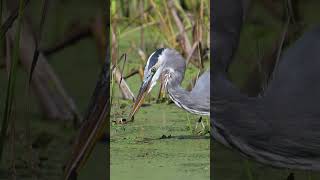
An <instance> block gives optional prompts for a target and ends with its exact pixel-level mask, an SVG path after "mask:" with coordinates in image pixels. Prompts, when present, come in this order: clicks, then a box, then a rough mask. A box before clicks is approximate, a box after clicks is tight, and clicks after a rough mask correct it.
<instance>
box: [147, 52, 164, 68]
mask: <svg viewBox="0 0 320 180" xmlns="http://www.w3.org/2000/svg"><path fill="white" fill-rule="evenodd" d="M164 49H165V48H160V49H157V50H156V51H155V52H154V53H153V54H152V56H151V57H150V58H149V66H148V67H147V68H148V69H150V68H151V67H153V66H154V65H155V64H156V63H157V62H158V58H159V56H160V55H161V53H162V52H163V51H164Z"/></svg>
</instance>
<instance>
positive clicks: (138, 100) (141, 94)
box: [128, 76, 153, 121]
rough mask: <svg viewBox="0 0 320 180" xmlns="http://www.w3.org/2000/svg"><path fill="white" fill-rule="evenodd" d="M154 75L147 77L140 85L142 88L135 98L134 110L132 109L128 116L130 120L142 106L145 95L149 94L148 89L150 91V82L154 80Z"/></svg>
mask: <svg viewBox="0 0 320 180" xmlns="http://www.w3.org/2000/svg"><path fill="white" fill-rule="evenodd" d="M152 77H153V76H150V77H149V78H148V79H146V80H145V81H144V82H143V83H142V84H141V87H140V90H139V94H138V96H137V98H136V99H135V102H134V104H133V107H132V110H131V112H130V114H129V118H128V120H129V121H131V120H132V118H133V116H134V114H135V113H136V112H137V111H138V110H139V108H140V106H141V105H142V103H143V100H144V98H145V96H146V95H147V94H148V91H149V88H150V82H151V80H152Z"/></svg>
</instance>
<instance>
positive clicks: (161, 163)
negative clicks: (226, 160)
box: [110, 104, 210, 180]
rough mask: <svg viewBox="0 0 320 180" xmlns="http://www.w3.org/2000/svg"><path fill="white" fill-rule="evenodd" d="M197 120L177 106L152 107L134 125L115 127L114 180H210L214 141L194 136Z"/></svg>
mask: <svg viewBox="0 0 320 180" xmlns="http://www.w3.org/2000/svg"><path fill="white" fill-rule="evenodd" d="M196 118H197V116H194V115H190V114H189V113H187V112H185V111H184V110H182V109H179V108H178V107H176V106H175V105H174V104H169V105H167V104H152V105H151V106H147V107H142V108H141V109H140V111H139V113H137V114H136V117H135V121H134V123H130V124H127V125H113V126H112V127H111V142H110V150H111V161H110V164H111V179H114V180H115V179H123V180H125V179H130V180H134V179H139V180H142V179H198V180H202V179H209V178H210V173H209V170H210V162H209V154H210V138H209V135H206V136H199V135H195V134H193V133H192V131H191V129H192V128H194V127H193V126H194V125H195V124H196V123H195V122H196V120H197V119H196ZM191 127H192V128H191Z"/></svg>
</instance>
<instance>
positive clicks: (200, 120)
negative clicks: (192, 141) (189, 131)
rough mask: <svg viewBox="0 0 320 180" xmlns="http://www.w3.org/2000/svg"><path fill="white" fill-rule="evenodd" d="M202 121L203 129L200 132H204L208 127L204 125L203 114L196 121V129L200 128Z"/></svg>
mask: <svg viewBox="0 0 320 180" xmlns="http://www.w3.org/2000/svg"><path fill="white" fill-rule="evenodd" d="M200 123H201V126H202V129H201V130H200V131H199V132H198V134H202V133H204V132H205V129H206V127H205V125H204V123H203V121H202V116H200V118H199V119H198V121H197V123H196V127H195V131H196V130H197V129H198V125H199V124H200Z"/></svg>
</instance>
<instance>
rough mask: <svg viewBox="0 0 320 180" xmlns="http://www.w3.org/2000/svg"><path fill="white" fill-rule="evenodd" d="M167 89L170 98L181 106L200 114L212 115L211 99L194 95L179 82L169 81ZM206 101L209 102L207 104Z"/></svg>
mask: <svg viewBox="0 0 320 180" xmlns="http://www.w3.org/2000/svg"><path fill="white" fill-rule="evenodd" d="M167 91H168V94H169V97H170V99H171V100H172V101H173V102H174V103H175V104H176V105H177V106H179V107H180V108H183V109H185V110H186V111H189V112H191V113H194V114H198V115H207V116H208V115H210V113H209V112H210V107H209V105H210V104H209V100H208V99H206V100H201V99H199V98H196V97H194V96H193V95H192V93H191V92H190V91H187V90H185V89H183V88H182V87H181V86H180V83H179V82H175V81H170V82H168V84H167ZM204 101H207V102H208V103H207V104H206V103H204Z"/></svg>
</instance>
